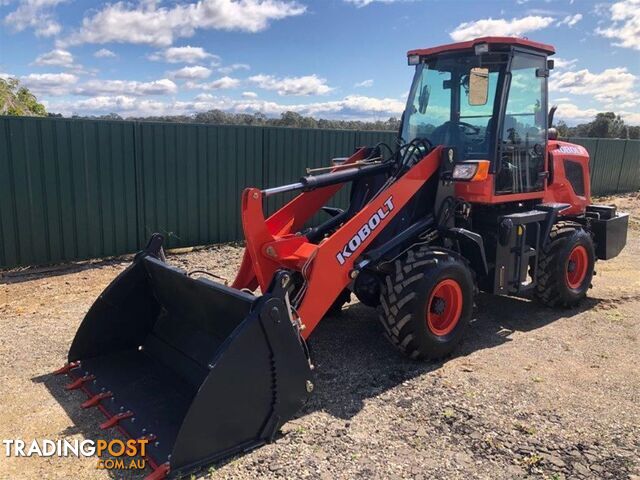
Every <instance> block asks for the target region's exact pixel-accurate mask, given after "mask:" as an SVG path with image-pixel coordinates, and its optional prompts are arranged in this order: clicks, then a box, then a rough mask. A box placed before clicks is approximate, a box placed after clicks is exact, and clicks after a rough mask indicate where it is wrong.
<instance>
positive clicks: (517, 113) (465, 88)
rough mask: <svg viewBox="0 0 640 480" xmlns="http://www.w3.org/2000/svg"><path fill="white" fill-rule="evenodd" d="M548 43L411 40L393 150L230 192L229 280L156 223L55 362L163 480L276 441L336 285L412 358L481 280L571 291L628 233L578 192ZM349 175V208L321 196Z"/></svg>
mask: <svg viewBox="0 0 640 480" xmlns="http://www.w3.org/2000/svg"><path fill="white" fill-rule="evenodd" d="M553 54H554V48H553V47H552V46H550V45H546V44H542V43H538V42H534V41H531V40H525V39H521V38H508V37H484V38H478V39H476V40H473V41H467V42H462V43H454V44H449V45H443V46H439V47H435V48H426V49H420V50H412V51H410V52H408V57H407V58H408V64H409V65H410V66H412V67H413V68H415V75H414V79H413V83H412V86H411V90H410V93H409V96H408V100H407V104H406V109H405V112H404V114H403V116H402V122H401V127H400V131H399V133H398V140H397V144H395V145H386V144H378V145H374V146H370V147H362V148H358V149H357V150H356V151H355V152H353V153H352V154H351V155H350V156H349V157H347V158H337V159H333V160H332V162H331V164H330V165H329V166H327V167H326V168H324V169H316V170H311V171H308V172H307V173H306V174H305V175H303V176H302V177H301V178H300V180H299V181H298V182H296V183H292V184H289V185H284V186H277V187H273V188H247V189H246V190H244V192H243V194H242V210H241V215H242V226H243V229H244V234H245V241H246V249H245V252H244V257H243V259H242V264H241V266H240V269H239V271H238V273H237V276H236V278H235V281H234V282H233V284H232V285H231V286H229V287H228V286H225V285H223V284H221V283H219V282H216V281H213V280H212V279H210V278H205V277H203V276H199V277H197V276H194V275H192V274H190V273H188V272H184V271H182V270H180V269H178V268H175V267H172V266H170V265H169V264H167V262H166V259H165V256H164V253H163V249H162V236H161V235H158V234H155V235H153V236H152V238H151V240H150V241H149V243H148V245H147V246H146V248H145V249H144V250H142V251H141V252H139V253H138V254H137V255H136V256H135V258H134V260H133V262H132V264H131V265H130V266H129V267H128V268H127V269H126V270H124V271H123V272H122V273H121V274H120V275H119V276H118V277H117V278H116V279H115V280H114V281H113V282H112V283H111V284H110V285H109V286H108V287H107V289H106V290H105V291H104V292H103V293H102V294H101V295H100V297H99V298H98V299H97V300H96V301H95V303H94V305H93V306H92V307H91V309H90V310H89V312H88V313H87V315H86V317H85V318H84V320H83V322H82V324H81V325H80V327H79V330H78V332H77V334H76V337H75V339H74V340H73V344H72V345H71V348H70V351H69V355H68V363H67V365H66V366H65V367H63V368H62V369H60V370H59V371H58V372H57V373H58V374H66V375H68V376H69V377H71V380H72V381H71V383H69V384H68V385H67V388H68V389H69V390H78V391H80V392H83V393H84V395H86V397H87V398H86V400H85V401H84V403H82V407H84V408H91V407H94V408H97V409H99V410H100V411H101V412H102V413H103V414H104V415H105V416H106V417H107V420H106V421H105V423H104V424H102V427H103V428H117V429H119V430H120V432H121V433H122V434H124V435H126V436H127V437H130V438H134V439H138V438H145V439H147V440H148V441H149V444H148V448H147V457H146V458H147V460H148V463H149V465H150V466H151V467H152V469H153V472H152V473H151V474H150V476H149V478H151V479H158V478H163V477H179V476H181V475H184V474H186V473H189V472H192V471H194V470H196V469H198V468H201V467H203V466H204V465H207V464H210V463H212V462H216V461H219V460H221V459H224V458H227V457H229V456H233V455H236V454H240V453H242V452H245V451H248V450H250V449H253V448H256V447H258V446H260V445H262V444H264V443H266V442H269V441H270V440H272V439H273V438H274V436H275V435H276V433H277V432H278V429H279V428H280V427H281V426H282V425H283V423H285V422H286V421H288V420H289V419H291V418H292V417H293V416H294V415H295V414H296V412H297V411H298V410H299V409H300V408H301V407H302V406H303V405H304V403H305V402H306V401H307V399H308V397H309V395H310V394H311V393H312V391H313V387H314V384H313V374H312V373H313V372H312V368H313V367H312V359H311V358H310V355H309V350H308V348H307V346H306V340H307V339H308V338H309V336H310V335H311V334H312V333H313V331H314V329H315V328H316V327H317V325H318V323H319V322H320V321H321V320H322V318H323V316H325V315H326V314H327V313H328V312H330V311H332V310H335V309H339V308H340V307H341V306H342V305H343V304H344V303H345V302H347V301H348V300H349V298H350V297H351V295H352V294H353V295H355V296H356V297H357V298H358V299H359V300H360V302H362V303H363V304H365V305H367V306H370V307H373V308H376V309H377V312H378V315H379V318H380V321H381V322H382V325H383V326H384V330H385V332H386V335H387V336H388V338H389V340H390V341H391V342H392V343H393V344H394V345H396V346H397V348H398V349H399V350H400V351H401V352H403V353H404V354H406V355H407V356H409V357H410V358H412V359H416V360H418V359H423V360H430V359H439V358H442V357H446V356H447V355H449V354H450V353H451V352H452V351H454V349H455V348H456V345H458V343H459V342H460V340H461V338H462V337H463V335H464V333H465V329H466V328H467V326H468V324H469V321H470V319H471V316H472V313H473V304H474V295H476V293H477V292H479V291H482V292H487V293H493V294H496V295H513V296H532V297H533V298H535V299H537V300H538V301H540V302H541V303H542V304H544V305H547V306H549V307H555V308H566V307H571V306H574V305H576V304H577V303H578V302H580V301H581V300H582V299H583V298H584V297H585V295H586V293H587V290H588V289H589V288H590V286H591V280H592V276H593V275H594V274H595V272H594V263H595V262H596V260H597V259H601V260H608V259H610V258H613V257H615V256H616V255H618V254H619V253H620V251H621V250H622V248H623V247H624V246H625V243H626V235H627V226H628V215H627V214H625V213H620V212H617V211H616V208H615V207H613V206H608V205H592V204H591V196H590V181H589V155H588V153H587V151H586V150H585V149H584V148H583V147H582V146H580V145H573V144H570V143H567V142H564V141H562V140H559V139H558V138H557V134H556V132H555V130H554V129H553V128H551V124H552V119H553V113H554V111H555V109H554V108H552V109H551V110H549V109H548V93H547V79H548V77H549V74H550V71H551V70H552V69H553V60H551V59H549V57H550V56H551V55H553ZM603 88H605V87H603ZM345 185H348V187H349V188H350V197H349V200H350V202H349V205H348V207H346V208H344V209H340V208H336V207H332V206H331V205H330V201H331V198H332V197H333V195H334V194H336V193H337V192H338V191H339V190H340V189H341V188H343V187H344V186H345ZM287 192H295V193H297V196H295V197H294V198H293V199H292V200H290V201H289V202H288V203H286V204H285V205H284V206H283V207H282V208H280V209H279V210H277V211H275V213H273V214H271V215H266V214H265V208H266V206H265V204H266V199H268V198H270V197H273V196H277V195H280V194H284V193H287ZM318 212H324V213H323V215H324V217H322V218H321V220H320V221H317V220H316V221H315V222H312V221H311V219H312V218H316V219H317V218H318V217H317V216H315V217H314V215H316V214H317V213H318Z"/></svg>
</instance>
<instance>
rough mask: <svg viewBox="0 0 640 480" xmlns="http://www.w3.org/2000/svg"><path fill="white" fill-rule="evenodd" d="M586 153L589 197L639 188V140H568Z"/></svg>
mask: <svg viewBox="0 0 640 480" xmlns="http://www.w3.org/2000/svg"><path fill="white" fill-rule="evenodd" d="M565 140H566V141H568V142H571V143H576V144H578V145H582V146H583V147H585V148H586V149H587V151H588V152H589V157H590V162H589V167H590V171H591V194H592V195H609V194H612V193H625V192H632V191H635V190H638V189H639V188H640V140H620V139H615V138H567V139H565Z"/></svg>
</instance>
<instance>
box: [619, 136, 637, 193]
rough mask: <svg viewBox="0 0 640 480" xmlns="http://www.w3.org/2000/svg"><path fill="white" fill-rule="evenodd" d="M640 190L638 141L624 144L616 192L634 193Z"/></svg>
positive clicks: (628, 141)
mask: <svg viewBox="0 0 640 480" xmlns="http://www.w3.org/2000/svg"><path fill="white" fill-rule="evenodd" d="M639 189H640V140H627V141H626V142H625V150H624V156H623V159H622V168H621V170H620V180H619V181H618V192H620V193H623V192H634V191H636V190H639Z"/></svg>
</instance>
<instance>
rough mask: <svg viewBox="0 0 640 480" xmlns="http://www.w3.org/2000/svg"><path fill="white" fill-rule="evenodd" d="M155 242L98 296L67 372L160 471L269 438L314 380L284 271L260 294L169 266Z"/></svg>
mask: <svg viewBox="0 0 640 480" xmlns="http://www.w3.org/2000/svg"><path fill="white" fill-rule="evenodd" d="M160 242H161V237H160ZM153 243H154V240H153V239H152V241H151V242H150V244H149V246H148V247H147V249H146V250H145V251H143V252H141V253H140V254H138V256H137V257H136V259H135V260H134V262H133V263H132V264H131V265H130V266H129V267H128V268H127V269H126V270H125V271H124V272H122V273H121V274H120V275H119V276H118V277H117V278H116V279H115V280H114V281H113V282H112V283H111V284H110V285H109V286H108V287H107V289H106V290H105V291H104V292H103V293H102V294H101V295H100V297H99V298H98V299H97V300H96V302H95V303H94V304H93V306H92V307H91V309H90V310H89V312H88V313H87V315H86V317H85V318H84V320H83V322H82V324H81V326H80V328H79V330H78V332H77V333H76V336H75V339H74V340H73V344H72V346H71V349H70V351H69V357H68V360H69V362H70V363H69V364H68V365H67V366H66V367H65V368H63V369H62V370H61V371H60V373H67V374H68V375H69V376H71V377H72V379H73V380H74V381H73V382H72V383H71V384H69V385H68V386H67V388H68V389H81V390H83V391H84V393H85V394H86V395H87V396H88V397H89V399H88V400H87V401H86V402H84V403H83V405H82V406H83V407H85V408H88V407H93V406H96V407H98V408H99V409H100V410H101V411H102V413H104V414H105V415H106V416H107V417H108V419H109V420H108V421H107V422H105V423H104V424H102V425H101V426H102V428H110V427H117V428H118V429H119V430H120V431H121V432H123V433H124V434H126V435H127V436H129V437H131V438H141V437H144V438H147V439H150V440H151V441H150V443H149V444H148V449H147V453H148V459H149V460H150V462H149V463H150V464H151V465H152V467H154V468H157V469H156V472H155V476H154V478H156V477H159V476H162V475H158V474H163V473H168V475H169V476H171V477H174V476H178V475H183V474H185V473H186V472H188V471H191V470H194V469H197V468H198V467H200V466H202V465H204V464H207V463H212V462H216V461H218V460H220V459H223V458H225V457H228V456H231V455H234V454H237V453H239V452H243V451H246V450H249V449H252V448H255V447H257V446H260V445H262V444H264V443H266V442H268V441H270V440H271V439H272V438H273V437H274V435H275V434H276V432H277V430H278V429H279V428H280V426H281V425H282V424H283V423H284V422H286V421H287V420H289V419H290V418H291V417H292V416H293V415H294V414H295V413H296V412H297V411H298V410H299V409H300V407H301V406H302V405H303V404H304V403H305V401H306V400H307V398H308V396H309V393H310V391H311V389H312V387H313V384H312V383H311V382H310V379H311V371H310V364H309V359H308V356H307V354H306V348H305V347H304V345H303V343H302V340H301V338H300V335H299V333H298V329H297V327H295V326H294V324H293V323H292V321H291V319H290V316H289V313H288V310H287V309H288V306H287V304H286V302H285V295H284V290H283V288H282V285H283V283H284V284H286V282H287V277H286V273H284V272H282V273H280V274H278V275H276V277H274V282H273V283H272V286H271V287H270V288H269V289H268V291H267V292H266V293H265V294H264V295H263V296H261V297H255V296H253V295H251V294H249V293H245V292H243V291H239V290H236V289H232V288H228V287H226V286H224V285H221V284H218V283H214V282H212V281H209V280H207V279H201V278H198V279H194V278H191V277H189V276H188V275H186V274H185V272H183V271H181V270H179V269H177V268H173V267H171V266H168V265H167V264H166V263H164V262H163V261H162V260H160V259H159V258H163V255H162V254H161V252H162V250H161V248H160V247H159V245H158V242H157V237H156V242H155V243H156V245H155V247H154V246H152V244H153ZM156 257H158V258H156Z"/></svg>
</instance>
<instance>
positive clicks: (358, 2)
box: [344, 0, 411, 8]
mask: <svg viewBox="0 0 640 480" xmlns="http://www.w3.org/2000/svg"><path fill="white" fill-rule="evenodd" d="M344 1H345V2H347V3H352V4H354V5H355V6H356V7H358V8H362V7H366V6H367V5H371V4H372V3H376V2H377V3H397V2H407V1H411V0H344Z"/></svg>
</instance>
